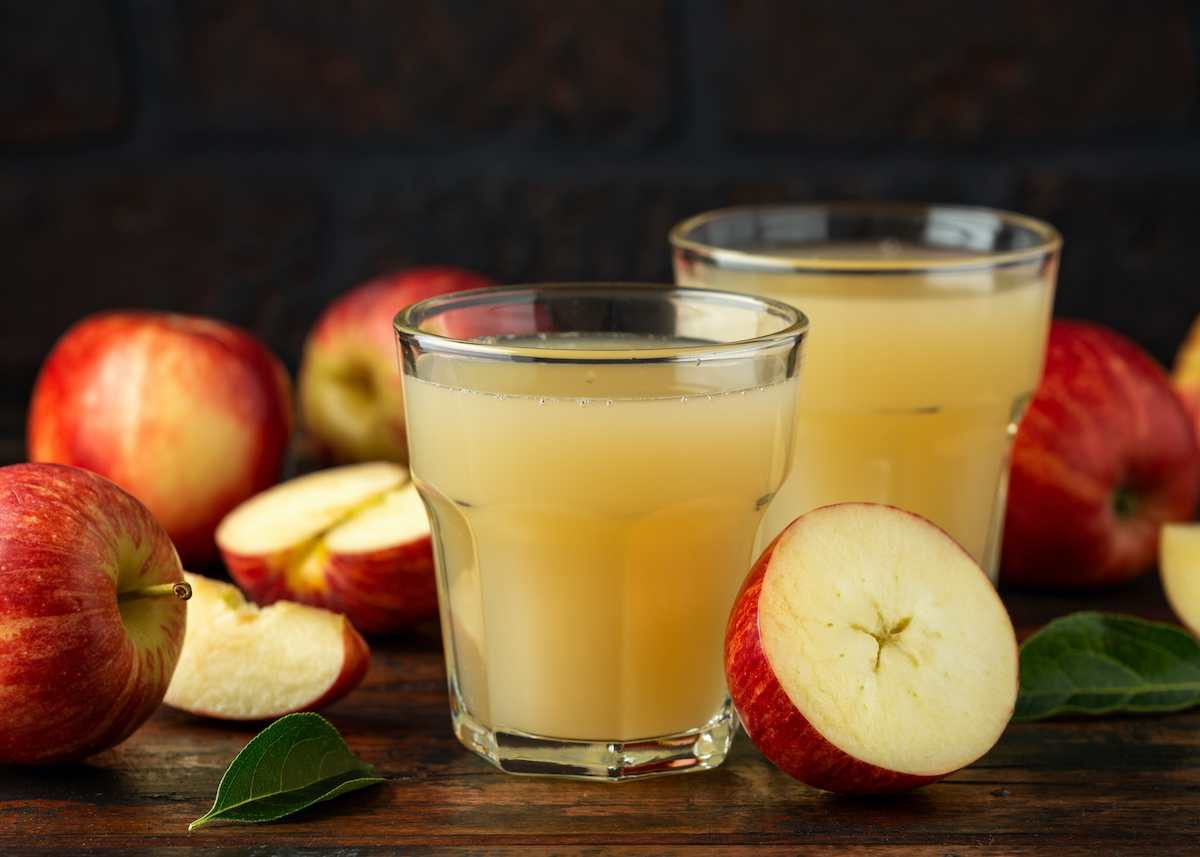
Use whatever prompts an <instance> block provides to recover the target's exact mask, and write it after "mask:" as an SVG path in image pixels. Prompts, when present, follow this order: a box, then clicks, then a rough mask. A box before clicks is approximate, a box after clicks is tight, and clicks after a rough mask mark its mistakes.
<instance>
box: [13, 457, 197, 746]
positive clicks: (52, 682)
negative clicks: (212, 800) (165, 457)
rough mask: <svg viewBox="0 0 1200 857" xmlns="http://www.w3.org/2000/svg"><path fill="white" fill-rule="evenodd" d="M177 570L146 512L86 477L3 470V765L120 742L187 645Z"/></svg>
mask: <svg viewBox="0 0 1200 857" xmlns="http://www.w3.org/2000/svg"><path fill="white" fill-rule="evenodd" d="M183 581H184V576H183V568H182V567H181V565H180V562H179V557H178V555H177V554H176V553H175V549H174V547H173V546H172V545H171V540H170V539H169V538H168V536H167V533H166V531H165V530H163V528H162V526H161V525H160V524H159V523H158V521H156V520H155V519H154V516H153V515H151V514H150V512H149V510H148V509H147V508H146V506H145V505H144V504H142V503H141V502H139V501H138V500H137V499H136V498H134V497H133V496H132V495H130V494H129V493H128V492H126V491H123V490H122V489H121V488H118V487H117V486H116V485H114V484H113V483H111V482H109V481H108V480H106V479H104V478H103V477H100V476H97V475H96V474H94V473H91V472H89V471H86V470H81V469H79V468H74V467H63V466H60V465H56V464H14V465H10V466H8V467H3V468H0V761H3V762H7V763H10V764H51V763H57V762H69V761H75V760H78V759H82V758H85V757H87V756H90V755H92V754H94V753H98V752H99V751H101V750H104V749H107V748H109V747H112V746H114V745H115V744H118V743H119V742H121V741H123V740H125V739H126V738H128V737H129V736H130V735H131V734H132V733H133V732H134V730H136V729H137V728H138V727H139V726H141V725H142V723H144V722H145V720H146V718H148V717H149V716H150V715H151V714H152V713H153V712H154V711H155V709H157V708H158V706H159V703H160V702H162V699H163V695H164V694H165V693H166V690H167V685H168V684H169V682H170V681H171V675H172V673H173V672H174V670H175V664H176V662H177V661H178V658H179V653H180V649H181V647H182V645H183V638H184V630H185V625H186V607H185V604H184V602H183V600H181V598H184V597H186V595H187V588H186V586H183V585H182V584H183Z"/></svg>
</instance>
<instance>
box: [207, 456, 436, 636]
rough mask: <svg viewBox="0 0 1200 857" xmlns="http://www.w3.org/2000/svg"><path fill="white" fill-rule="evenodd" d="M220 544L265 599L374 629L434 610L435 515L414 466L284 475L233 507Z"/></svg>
mask: <svg viewBox="0 0 1200 857" xmlns="http://www.w3.org/2000/svg"><path fill="white" fill-rule="evenodd" d="M216 539H217V547H218V548H219V549H220V551H221V557H222V559H223V560H224V561H225V566H226V568H227V569H228V570H229V573H230V576H232V577H233V580H234V582H236V583H237V584H238V585H239V586H241V587H242V589H243V590H245V592H246V594H247V595H249V596H250V597H251V598H252V599H254V601H255V602H257V603H258V604H260V605H266V604H272V603H274V602H276V601H278V600H280V599H287V600H289V601H298V602H300V603H302V604H312V605H314V606H317V607H324V608H326V609H328V610H332V611H334V612H336V613H343V614H345V615H346V617H347V618H349V619H350V621H351V622H352V623H353V624H354V627H355V628H357V629H358V630H359V631H360V632H361V633H363V634H366V635H367V636H380V635H385V634H392V633H396V632H399V631H402V630H404V629H405V628H408V627H410V626H411V625H412V624H414V623H415V622H419V621H421V620H423V619H426V618H428V617H430V616H433V615H436V613H437V582H436V577H435V575H434V570H433V545H432V541H431V538H430V529H429V516H428V514H427V513H426V511H425V506H424V504H423V503H422V501H421V498H420V496H419V495H418V494H417V490H416V488H415V487H414V486H413V484H412V482H411V481H410V480H409V475H408V468H406V467H405V466H404V465H401V464H396V463H392V462H385V461H374V462H366V463H362V464H347V465H343V466H341V467H333V468H330V469H328V470H319V471H316V472H315V473H310V474H307V475H305V476H300V477H297V478H295V479H291V480H288V481H286V482H282V483H280V484H278V485H276V486H274V487H272V488H269V489H267V490H266V491H263V492H262V493H260V494H256V495H255V496H254V497H251V498H250V499H249V500H247V501H246V502H244V503H242V504H241V505H240V506H238V507H237V508H235V509H234V510H233V511H232V512H230V513H229V514H228V515H227V516H226V517H225V518H224V519H223V520H222V521H221V524H220V526H219V527H218V528H217V533H216Z"/></svg>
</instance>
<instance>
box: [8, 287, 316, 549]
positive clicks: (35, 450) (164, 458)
mask: <svg viewBox="0 0 1200 857" xmlns="http://www.w3.org/2000/svg"><path fill="white" fill-rule="evenodd" d="M291 397H292V390H291V379H290V378H289V377H288V374H287V370H286V369H285V368H284V366H283V364H282V362H281V361H280V360H279V359H278V358H277V357H276V356H275V355H274V354H273V353H272V352H271V351H270V350H268V348H267V347H266V346H265V345H263V344H262V343H261V342H260V341H259V340H258V339H257V338H255V337H254V336H253V335H252V334H250V333H248V332H246V331H244V330H242V329H240V328H237V327H235V326H233V325H230V324H227V323H225V322H222V321H218V320H215V319H210V318H203V317H198V316H188V315H177V314H169V313H163V312H152V311H137V310H129V311H113V312H106V313H100V314H97V315H94V316H89V317H88V318H85V319H83V320H82V321H80V322H78V323H77V324H75V325H74V326H73V327H71V328H70V329H69V330H67V332H66V333H64V334H63V336H62V337H61V338H60V339H59V340H58V342H57V343H55V345H54V347H53V349H51V351H50V354H49V355H48V356H47V358H46V360H45V362H44V363H43V364H42V367H41V371H40V372H39V374H38V378H37V381H36V383H35V386H34V391H33V399H32V401H31V403H30V408H29V418H28V425H27V431H26V443H27V447H28V455H29V458H30V460H31V461H51V462H57V463H60V464H69V465H74V466H78V467H83V468H86V469H88V470H92V471H95V472H96V473H99V474H100V475H102V476H105V477H107V478H108V479H111V480H112V481H113V482H116V483H117V484H118V485H120V486H121V487H123V488H125V489H126V490H127V491H129V492H130V493H132V494H133V495H134V496H136V497H137V498H138V499H139V500H141V501H142V502H143V503H145V504H146V505H147V506H148V507H149V508H150V511H151V512H153V513H154V515H155V517H157V518H158V520H159V521H160V522H161V523H162V525H163V526H164V527H165V528H166V530H167V532H168V533H169V534H170V536H171V539H172V540H173V541H174V542H175V547H176V549H177V550H178V551H179V554H180V556H181V557H182V559H183V561H184V563H185V564H187V565H189V566H198V565H203V564H205V563H208V562H212V561H215V560H216V558H217V551H216V545H215V543H214V541H213V531H214V530H215V529H216V526H217V523H218V522H219V521H220V520H221V518H223V517H224V516H225V514H226V513H227V512H228V511H229V510H230V509H232V508H233V507H234V506H236V505H237V504H238V503H240V502H242V501H243V500H245V499H246V498H247V497H250V496H251V495H253V494H256V493H258V492H259V491H261V490H262V489H264V488H266V487H268V486H270V485H273V484H274V483H275V482H277V481H278V480H279V478H280V472H281V469H282V466H283V462H284V458H285V455H286V453H287V450H288V443H289V439H290V435H291V428H292V398H291Z"/></svg>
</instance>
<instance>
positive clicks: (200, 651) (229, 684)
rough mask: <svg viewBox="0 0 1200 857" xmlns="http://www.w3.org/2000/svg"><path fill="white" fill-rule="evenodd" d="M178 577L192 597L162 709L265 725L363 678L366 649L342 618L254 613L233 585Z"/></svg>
mask: <svg viewBox="0 0 1200 857" xmlns="http://www.w3.org/2000/svg"><path fill="white" fill-rule="evenodd" d="M184 577H185V579H186V580H187V582H188V583H190V584H191V586H192V597H191V599H190V600H189V601H188V622H187V632H186V634H185V636H184V640H183V651H182V652H181V654H180V656H179V664H178V666H177V667H176V668H175V674H174V675H173V676H172V678H171V683H170V685H168V687H167V693H166V696H165V697H164V698H163V701H164V702H166V703H167V704H168V705H170V706H172V707H174V708H179V709H182V710H183V711H190V712H191V713H193V714H200V715H204V716H206V717H217V718H221V719H224V720H250V721H254V720H269V719H274V718H276V717H282V716H283V715H285V714H290V713H292V712H294V711H313V710H315V709H318V708H322V707H324V706H326V705H329V704H330V703H332V702H335V701H337V700H338V699H341V698H342V697H343V696H345V695H346V694H347V693H349V692H350V691H351V690H353V689H354V688H355V687H357V686H358V685H359V683H360V682H361V681H362V680H363V677H364V676H366V674H367V668H368V667H369V666H370V664H371V651H370V649H369V647H368V646H367V643H366V641H365V640H363V638H362V636H361V635H360V634H359V633H358V632H357V631H356V630H355V629H354V626H353V625H351V624H350V622H349V621H348V620H347V619H346V617H345V616H342V615H340V614H337V613H332V612H330V611H328V610H323V609H321V608H318V607H310V606H307V605H304V604H296V603H293V602H290V601H280V602H279V603H277V604H273V605H271V606H270V607H264V608H260V607H258V606H257V605H255V604H251V603H250V602H248V601H247V600H246V599H245V597H244V596H243V595H242V593H241V592H240V591H239V590H238V588H237V587H236V586H234V585H233V584H231V583H226V582H225V581H222V580H213V579H212V578H208V577H203V576H201V575H198V574H192V573H185V575H184Z"/></svg>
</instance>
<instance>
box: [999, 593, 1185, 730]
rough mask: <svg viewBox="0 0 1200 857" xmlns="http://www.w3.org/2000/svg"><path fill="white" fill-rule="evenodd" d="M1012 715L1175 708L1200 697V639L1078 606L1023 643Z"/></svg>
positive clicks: (1038, 717)
mask: <svg viewBox="0 0 1200 857" xmlns="http://www.w3.org/2000/svg"><path fill="white" fill-rule="evenodd" d="M1020 671H1021V685H1020V688H1019V689H1018V691H1017V705H1016V710H1015V711H1014V712H1013V718H1012V719H1013V721H1015V722H1023V721H1030V720H1041V719H1043V718H1045V717H1053V716H1054V715H1057V714H1111V713H1114V712H1118V711H1123V712H1137V713H1151V712H1167V711H1179V710H1181V709H1184V708H1188V707H1190V706H1193V705H1196V704H1200V643H1198V642H1197V641H1196V638H1194V637H1193V636H1192V635H1191V634H1189V633H1187V632H1186V631H1184V630H1183V629H1182V628H1179V627H1177V626H1175V625H1168V624H1165V623H1163V622H1150V621H1148V620H1145V619H1139V618H1137V617H1134V616H1116V615H1113V614H1110V613H1093V612H1080V613H1072V614H1071V615H1069V616H1063V617H1062V618H1060V619H1056V620H1054V621H1053V622H1050V623H1049V624H1047V625H1046V626H1045V627H1044V628H1042V629H1041V630H1040V631H1038V632H1037V633H1035V634H1034V635H1033V636H1031V637H1030V638H1029V639H1027V640H1026V641H1025V642H1024V643H1023V644H1022V645H1021V664H1020Z"/></svg>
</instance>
